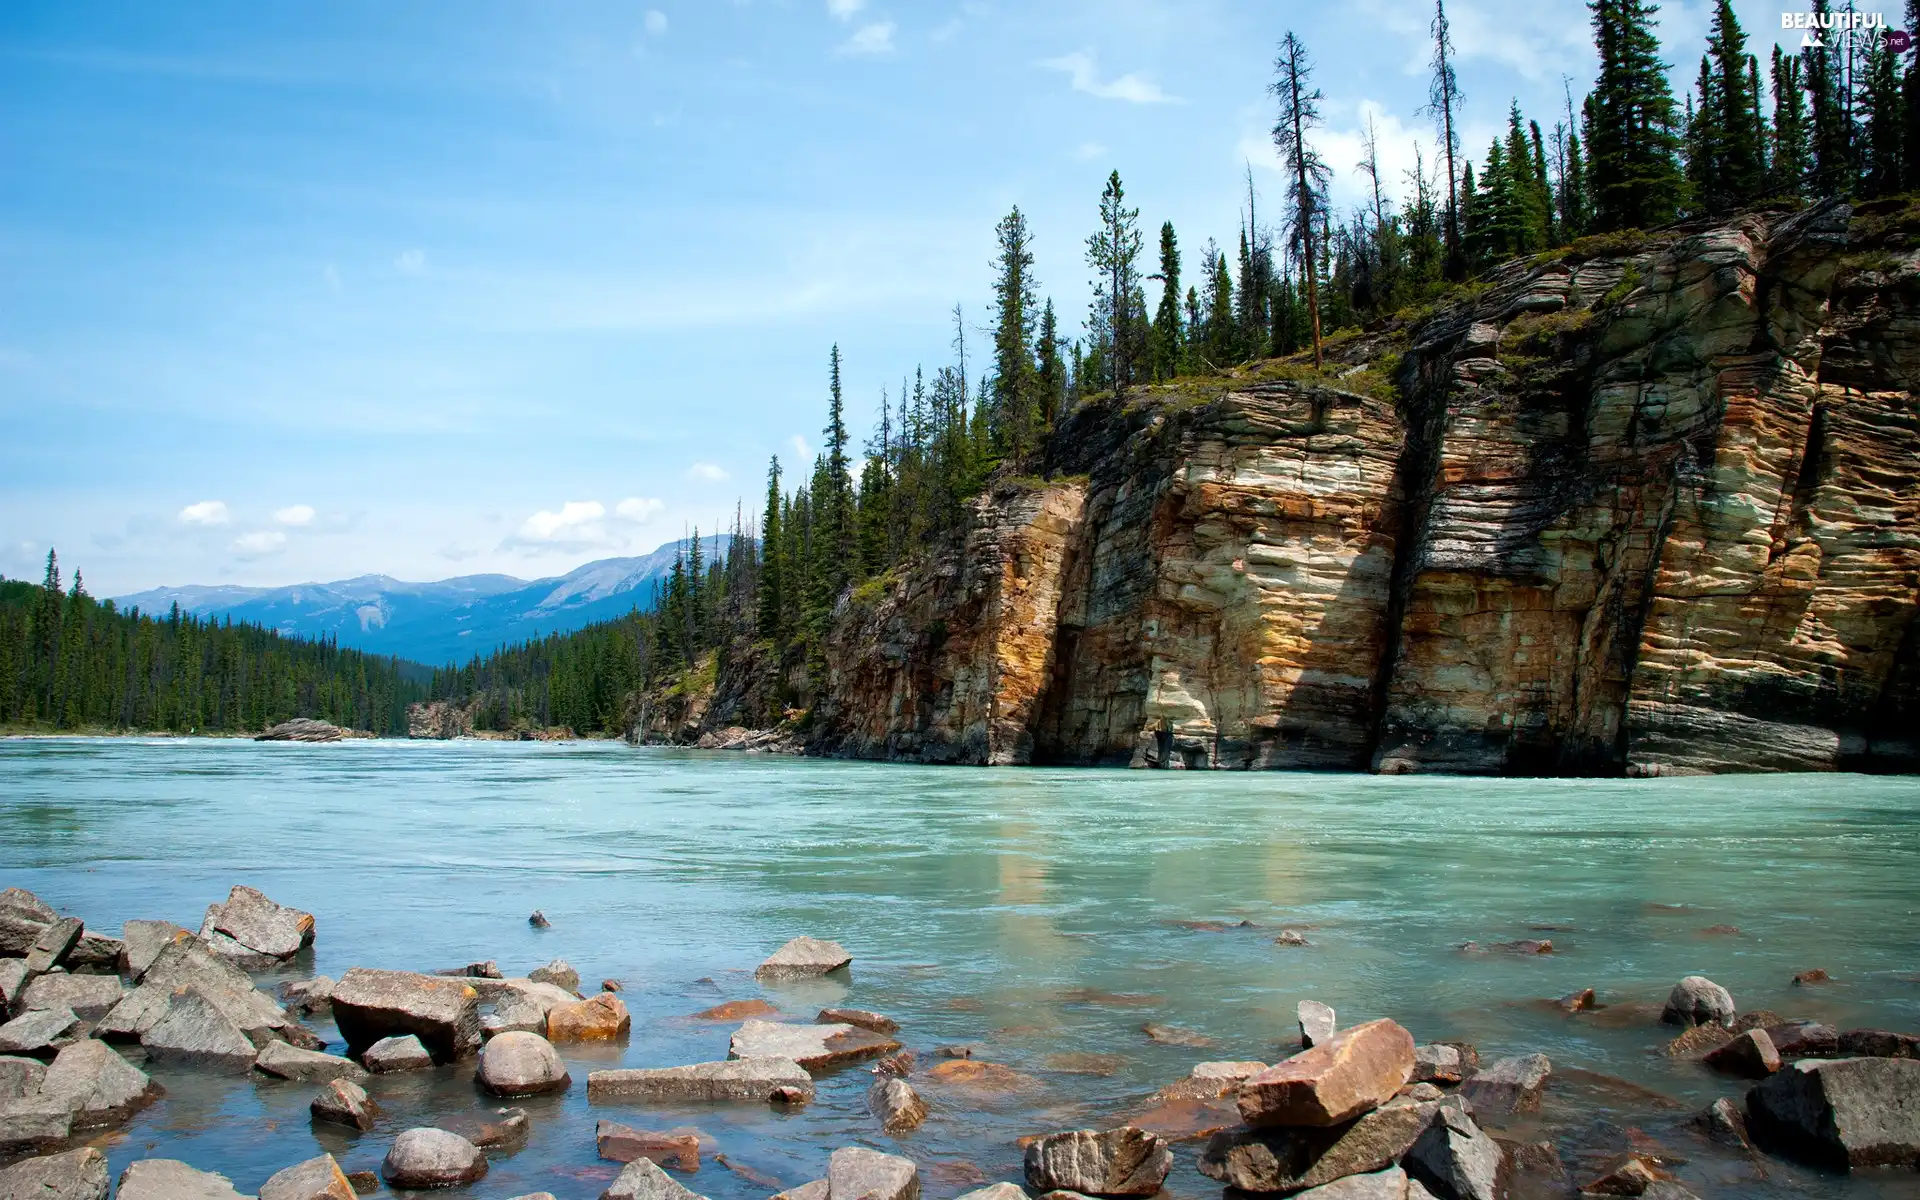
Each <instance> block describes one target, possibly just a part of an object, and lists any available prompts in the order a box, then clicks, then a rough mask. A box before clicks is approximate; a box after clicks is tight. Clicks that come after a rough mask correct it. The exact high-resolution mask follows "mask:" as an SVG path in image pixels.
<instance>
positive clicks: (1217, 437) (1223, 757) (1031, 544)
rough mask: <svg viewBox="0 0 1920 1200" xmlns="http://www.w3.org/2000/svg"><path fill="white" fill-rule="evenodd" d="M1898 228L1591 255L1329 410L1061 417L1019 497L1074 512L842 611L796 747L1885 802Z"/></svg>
mask: <svg viewBox="0 0 1920 1200" xmlns="http://www.w3.org/2000/svg"><path fill="white" fill-rule="evenodd" d="M1906 215H1907V216H1909V217H1910V216H1911V214H1906ZM1907 224H1910V222H1903V221H1902V220H1897V219H1893V218H1890V217H1888V216H1887V215H1886V214H1876V213H1872V212H1865V211H1863V212H1862V213H1861V214H1858V215H1856V214H1853V213H1851V212H1849V210H1848V209H1846V208H1845V207H1844V206H1828V207H1824V208H1818V209H1814V210H1810V211H1808V212H1804V213H1800V214H1793V215H1789V214H1784V213H1763V214H1754V215H1748V216H1743V217H1741V218H1739V219H1737V220H1734V221H1731V222H1728V223H1726V224H1723V225H1718V226H1714V227H1697V228H1686V227H1682V228H1679V229H1676V230H1670V231H1663V232H1662V233H1659V234H1656V235H1650V236H1648V237H1646V238H1644V239H1636V240H1635V241H1633V242H1632V243H1627V242H1626V241H1625V239H1621V240H1620V243H1619V244H1615V245H1606V244H1604V243H1602V244H1596V245H1589V246H1587V247H1583V248H1576V252H1574V253H1570V254H1566V255H1563V256H1561V257H1558V258H1555V259H1553V260H1551V261H1544V262H1534V263H1517V264H1511V265H1510V266H1509V267H1508V268H1506V269H1505V270H1503V271H1502V272H1501V273H1499V274H1498V275H1497V276H1496V277H1494V278H1493V279H1491V280H1490V281H1489V283H1490V286H1487V287H1486V288H1484V289H1483V290H1480V291H1478V292H1477V294H1475V295H1473V296H1472V297H1471V298H1470V299H1468V300H1466V301H1463V302H1460V303H1457V304H1455V305H1453V306H1451V307H1449V308H1446V309H1444V310H1442V311H1440V312H1437V313H1435V314H1433V315H1431V316H1430V317H1428V318H1426V319H1424V320H1422V321H1419V322H1417V323H1414V324H1411V325H1409V326H1405V327H1401V328H1395V329H1391V330H1387V331H1383V332H1382V333H1380V334H1375V335H1369V336H1366V337H1360V338H1354V339H1351V340H1349V341H1348V342H1346V343H1344V344H1343V345H1341V346H1339V347H1337V348H1336V351H1335V355H1334V356H1335V358H1336V359H1338V360H1339V362H1340V363H1342V364H1344V365H1336V366H1334V367H1333V368H1332V373H1333V374H1334V375H1336V376H1343V375H1344V376H1351V383H1347V382H1345V381H1344V380H1343V379H1339V378H1336V379H1334V380H1332V381H1327V380H1325V379H1324V378H1322V379H1308V380H1290V379H1287V378H1267V379H1264V380H1263V379H1261V378H1258V377H1257V374H1256V375H1251V376H1249V377H1248V378H1245V379H1240V380H1226V381H1215V382H1213V383H1212V384H1210V385H1202V386H1198V387H1196V386H1182V387H1179V388H1173V389H1163V390H1159V389H1157V390H1142V391H1139V392H1136V393H1133V394H1130V395H1129V397H1128V398H1127V400H1126V402H1125V403H1113V402H1106V403H1100V404H1094V405H1089V406H1086V407H1083V408H1082V409H1081V410H1080V411H1078V412H1076V413H1075V414H1074V415H1073V416H1072V417H1071V418H1070V419H1069V420H1068V421H1067V422H1066V424H1065V425H1064V426H1063V427H1062V428H1061V430H1060V431H1059V434H1058V435H1057V436H1056V438H1055V441H1054V445H1055V449H1054V452H1053V453H1054V457H1055V461H1054V462H1053V463H1051V464H1050V467H1051V468H1053V473H1054V474H1055V476H1056V477H1059V476H1068V475H1078V476H1083V477H1084V479H1085V482H1084V483H1081V482H1077V481H1076V482H1067V483H1057V484H1054V485H1052V486H1049V487H1045V488H1039V489H1024V490H1022V489H1009V490H1005V491H1002V492H1000V493H998V494H995V495H992V496H988V497H983V498H982V500H981V501H980V502H979V504H978V506H977V509H976V514H975V522H974V525H973V528H972V530H971V532H970V533H969V535H968V536H967V538H966V540H965V543H964V545H962V546H960V547H958V548H957V549H954V550H951V551H949V552H944V553H936V554H933V555H930V556H929V558H928V560H927V561H926V562H925V563H924V564H923V565H921V566H920V567H918V568H916V569H915V570H914V571H912V572H910V573H907V574H905V575H903V576H902V577H900V578H898V579H895V580H892V581H889V582H888V584H887V585H886V586H884V587H882V588H879V589H870V592H873V593H875V594H863V595H861V596H855V597H850V598H849V599H848V600H847V601H846V602H844V604H843V606H842V609H841V611H840V613H839V614H838V616H837V621H836V625H835V629H834V634H833V638H832V642H831V645H830V648H829V653H828V663H829V672H828V678H827V680H826V681H825V682H826V687H825V699H824V700H823V701H822V702H821V703H820V705H818V706H817V708H816V712H815V722H814V726H815V734H814V740H813V748H814V749H816V750H819V751H825V752H830V753H843V754H854V755H860V756H868V757H895V758H914V759H922V760H927V761H955V762H1072V763H1131V764H1132V765H1135V766H1158V767H1172V768H1247V767H1252V768H1286V767H1314V768H1343V769H1373V770H1380V771H1394V772H1400V771H1469V772H1505V773H1559V774H1620V773H1636V774H1658V773H1672V772H1696V771H1724V770H1820V769H1835V768H1840V769H1876V770H1913V769H1916V767H1920V746H1917V745H1916V740H1920V734H1916V731H1915V728H1914V727H1915V725H1916V724H1920V622H1916V620H1915V613H1916V607H1917V603H1920V482H1916V480H1917V478H1920V405H1917V404H1916V399H1915V383H1916V379H1917V378H1920V305H1917V304H1916V301H1920V251H1916V250H1915V249H1914V248H1912V243H1914V242H1915V239H1914V238H1913V237H1912V236H1911V234H1910V233H1908V232H1903V231H1902V227H1903V225H1907ZM1362 368H1365V369H1366V370H1365V371H1364V372H1362ZM1269 370H1270V373H1277V374H1282V375H1284V374H1285V373H1286V372H1285V371H1284V370H1279V371H1277V372H1276V371H1275V370H1274V369H1273V368H1270V369H1269ZM1356 372H1361V373H1356ZM1297 373H1298V372H1296V374H1297ZM1389 381H1390V384H1389ZM1362 384H1365V385H1366V386H1364V387H1363V386H1360V385H1362ZM1349 387H1351V388H1352V390H1347V389H1348V388H1349Z"/></svg>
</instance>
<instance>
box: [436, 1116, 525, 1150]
mask: <svg viewBox="0 0 1920 1200" xmlns="http://www.w3.org/2000/svg"><path fill="white" fill-rule="evenodd" d="M440 1128H442V1129H444V1130H446V1131H447V1132H449V1133H457V1134H459V1135H460V1136H461V1137H463V1138H465V1139H467V1140H468V1141H470V1142H472V1143H473V1144H474V1145H476V1146H478V1147H480V1148H481V1149H483V1150H485V1149H489V1148H491V1147H494V1146H499V1147H502V1148H504V1149H509V1150H513V1149H518V1148H519V1147H521V1146H523V1145H525V1144H526V1141H527V1133H528V1132H529V1131H530V1130H531V1129H532V1128H533V1126H532V1123H531V1122H530V1121H528V1120H527V1110H526V1109H524V1108H496V1109H494V1110H493V1111H492V1112H490V1113H460V1114H458V1115H455V1116H451V1117H448V1118H446V1119H445V1120H443V1121H441V1122H440Z"/></svg>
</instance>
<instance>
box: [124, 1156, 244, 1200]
mask: <svg viewBox="0 0 1920 1200" xmlns="http://www.w3.org/2000/svg"><path fill="white" fill-rule="evenodd" d="M114 1196H115V1198H116V1200H249V1198H248V1197H244V1196H242V1195H241V1194H240V1193H239V1192H238V1191H236V1190H234V1186H233V1181H232V1180H231V1179H228V1178H227V1177H226V1176H225V1175H216V1174H214V1173H213V1172H212V1171H201V1170H197V1169H195V1168H193V1167H190V1166H188V1165H187V1164H186V1163H183V1162H180V1161H179V1160H177V1159H172V1158H143V1159H141V1160H140V1161H139V1162H137V1163H132V1164H130V1165H129V1166H128V1167H127V1169H126V1170H124V1171H122V1172H120V1186H119V1187H118V1188H117V1189H116V1190H115V1192H114Z"/></svg>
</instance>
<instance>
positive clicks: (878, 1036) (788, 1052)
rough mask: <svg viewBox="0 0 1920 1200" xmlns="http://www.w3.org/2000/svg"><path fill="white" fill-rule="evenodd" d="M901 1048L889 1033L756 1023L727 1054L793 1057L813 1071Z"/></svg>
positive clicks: (749, 1023) (742, 1031)
mask: <svg viewBox="0 0 1920 1200" xmlns="http://www.w3.org/2000/svg"><path fill="white" fill-rule="evenodd" d="M899 1048H900V1043H899V1042H897V1041H895V1040H894V1039H893V1038H890V1037H888V1036H887V1035H886V1034H884V1033H875V1032H873V1031H872V1030H870V1029H862V1028H859V1027H858V1026H854V1025H784V1024H781V1023H779V1022H777V1021H760V1020H752V1021H747V1022H746V1023H744V1024H743V1025H741V1026H740V1028H739V1029H737V1030H735V1031H734V1034H733V1037H732V1039H731V1040H730V1041H729V1042H728V1045H727V1053H728V1055H729V1056H730V1057H733V1058H790V1059H792V1060H793V1061H795V1062H797V1063H799V1064H800V1065H801V1066H803V1067H807V1068H810V1069H812V1068H819V1067H827V1066H832V1065H834V1064H836V1063H844V1062H853V1061H855V1060H857V1059H862V1058H871V1057H873V1056H874V1055H877V1054H891V1053H892V1052H893V1051H895V1050H898V1049H899Z"/></svg>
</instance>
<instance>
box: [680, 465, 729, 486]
mask: <svg viewBox="0 0 1920 1200" xmlns="http://www.w3.org/2000/svg"><path fill="white" fill-rule="evenodd" d="M687 478H688V479H698V480H700V481H701V482H702V483H725V482H726V479H727V473H726V472H725V471H722V470H721V469H720V468H719V467H716V466H714V465H713V464H712V463H710V462H697V463H695V464H693V465H692V466H690V467H688V468H687Z"/></svg>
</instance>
